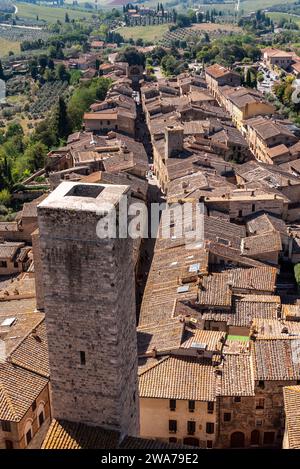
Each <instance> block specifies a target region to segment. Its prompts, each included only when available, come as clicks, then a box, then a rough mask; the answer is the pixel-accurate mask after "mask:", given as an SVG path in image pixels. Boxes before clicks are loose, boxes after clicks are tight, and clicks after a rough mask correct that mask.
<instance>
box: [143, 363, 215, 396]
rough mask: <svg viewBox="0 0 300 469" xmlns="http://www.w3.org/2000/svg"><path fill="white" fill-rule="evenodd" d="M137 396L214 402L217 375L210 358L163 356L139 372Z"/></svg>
mask: <svg viewBox="0 0 300 469" xmlns="http://www.w3.org/2000/svg"><path fill="white" fill-rule="evenodd" d="M139 388H140V397H142V398H143V397H144V398H146V397H149V398H158V399H184V400H195V401H214V400H215V399H216V374H215V369H214V367H213V366H212V364H211V361H210V360H206V359H197V358H190V357H189V358H187V357H173V356H172V357H171V356H170V357H166V358H165V359H163V360H161V361H159V362H158V363H157V364H154V365H153V366H152V367H151V368H149V369H148V370H146V371H144V372H143V373H141V375H140V378H139Z"/></svg>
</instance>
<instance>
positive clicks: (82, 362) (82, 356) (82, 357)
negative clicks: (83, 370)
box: [79, 352, 85, 365]
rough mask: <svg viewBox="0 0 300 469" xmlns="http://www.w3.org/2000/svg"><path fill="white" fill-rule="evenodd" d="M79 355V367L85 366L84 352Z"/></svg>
mask: <svg viewBox="0 0 300 469" xmlns="http://www.w3.org/2000/svg"><path fill="white" fill-rule="evenodd" d="M79 353H80V365H85V352H79Z"/></svg>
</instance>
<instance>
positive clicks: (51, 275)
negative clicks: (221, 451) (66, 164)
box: [38, 182, 139, 435]
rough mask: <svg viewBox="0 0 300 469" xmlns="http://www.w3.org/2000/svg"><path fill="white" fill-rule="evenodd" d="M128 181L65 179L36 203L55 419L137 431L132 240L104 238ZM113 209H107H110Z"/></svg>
mask: <svg viewBox="0 0 300 469" xmlns="http://www.w3.org/2000/svg"><path fill="white" fill-rule="evenodd" d="M128 190H129V187H128V186H106V185H96V184H82V183H72V182H63V183H62V184H60V186H59V187H58V188H56V189H55V190H54V191H53V192H52V193H51V194H50V196H49V197H48V198H47V199H46V200H45V201H44V202H43V203H42V204H40V205H39V207H38V220H39V229H40V247H41V257H42V263H43V279H44V297H45V299H44V303H45V313H46V323H47V334H48V342H49V361H50V370H51V384H52V398H53V399H52V401H53V417H54V418H60V419H64V420H67V421H71V422H78V423H85V424H88V425H98V426H102V427H103V428H108V429H115V430H118V431H121V432H122V433H125V434H129V435H135V434H137V433H138V428H139V423H138V422H139V413H138V405H139V404H138V403H139V398H138V390H137V350H136V332H135V325H136V324H135V321H136V320H135V284H134V269H133V259H132V244H131V240H130V239H127V238H123V239H120V238H115V239H113V238H106V239H100V238H99V237H98V236H97V232H96V229H97V223H98V222H99V220H100V218H101V213H102V216H103V214H104V213H105V207H106V210H107V206H104V205H103V204H105V203H110V204H112V205H111V206H110V208H109V209H112V208H111V207H113V206H114V207H115V208H116V209H117V210H118V206H119V202H120V198H121V197H122V196H123V195H126V193H127V192H128ZM109 209H108V210H109Z"/></svg>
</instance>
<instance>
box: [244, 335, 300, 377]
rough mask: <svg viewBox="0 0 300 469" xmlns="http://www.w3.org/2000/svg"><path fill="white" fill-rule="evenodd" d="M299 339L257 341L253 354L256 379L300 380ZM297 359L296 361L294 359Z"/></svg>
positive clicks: (254, 344)
mask: <svg viewBox="0 0 300 469" xmlns="http://www.w3.org/2000/svg"><path fill="white" fill-rule="evenodd" d="M297 347H298V349H299V339H296V340H295V337H294V338H291V337H288V338H286V339H277V338H275V339H256V341H254V342H253V347H252V353H253V361H254V365H255V367H254V369H255V379H256V380H263V381H293V380H299V379H300V364H299V363H298V362H299V359H298V358H297ZM294 358H295V359H294Z"/></svg>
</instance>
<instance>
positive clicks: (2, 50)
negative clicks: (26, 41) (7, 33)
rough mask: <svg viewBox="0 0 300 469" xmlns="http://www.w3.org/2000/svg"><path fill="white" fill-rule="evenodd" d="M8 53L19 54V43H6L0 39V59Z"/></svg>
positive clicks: (6, 41)
mask: <svg viewBox="0 0 300 469" xmlns="http://www.w3.org/2000/svg"><path fill="white" fill-rule="evenodd" d="M10 51H12V52H13V53H14V54H18V53H19V52H20V43H19V42H15V41H8V40H7V39H4V38H2V37H0V57H4V56H5V55H7V54H8V53H9V52H10Z"/></svg>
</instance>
